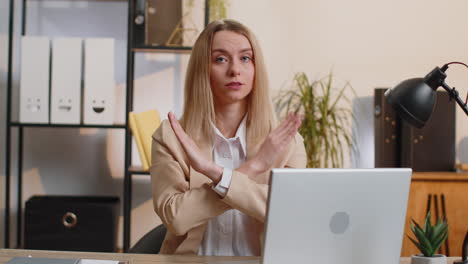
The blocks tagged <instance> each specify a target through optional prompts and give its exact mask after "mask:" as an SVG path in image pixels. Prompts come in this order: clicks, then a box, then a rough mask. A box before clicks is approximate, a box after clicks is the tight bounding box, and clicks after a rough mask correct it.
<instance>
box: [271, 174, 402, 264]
mask: <svg viewBox="0 0 468 264" xmlns="http://www.w3.org/2000/svg"><path fill="white" fill-rule="evenodd" d="M410 182H411V169H405V168H398V169H396V168H395V169H274V170H273V171H272V174H271V183H270V184H271V186H270V194H269V199H268V209H267V218H266V230H265V243H264V245H263V259H262V262H263V264H288V263H291V264H293V263H294V264H296V263H298V264H305V263H314V264H376V263H379V264H398V263H399V260H400V253H401V245H402V241H403V230H404V224H405V216H406V206H407V203H408V195H409V188H410Z"/></svg>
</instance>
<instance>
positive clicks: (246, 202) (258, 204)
mask: <svg viewBox="0 0 468 264" xmlns="http://www.w3.org/2000/svg"><path fill="white" fill-rule="evenodd" d="M291 145H292V147H291V149H290V151H289V152H288V154H287V156H286V162H284V161H283V162H281V164H280V165H279V166H280V167H289V168H305V167H306V164H307V155H306V151H305V148H304V140H303V138H302V136H301V135H300V134H299V133H298V134H296V136H295V137H294V141H293V143H292V144H291ZM268 173H270V172H268ZM268 176H269V175H268ZM268 189H269V184H261V183H257V182H255V181H254V180H252V179H251V178H249V176H248V175H246V174H243V173H240V172H238V171H233V174H232V179H231V185H230V186H229V189H228V192H227V194H226V196H225V197H224V199H223V202H225V203H226V204H228V205H230V206H231V207H232V208H235V209H237V210H240V211H242V212H244V213H245V214H247V215H250V216H252V217H254V218H255V219H257V220H258V221H260V222H265V214H266V204H267V198H268Z"/></svg>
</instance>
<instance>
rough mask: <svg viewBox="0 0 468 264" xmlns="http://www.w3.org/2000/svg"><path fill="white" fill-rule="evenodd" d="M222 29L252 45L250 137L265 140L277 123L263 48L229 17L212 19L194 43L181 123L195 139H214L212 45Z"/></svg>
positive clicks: (248, 129) (248, 126)
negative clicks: (252, 73)
mask: <svg viewBox="0 0 468 264" xmlns="http://www.w3.org/2000/svg"><path fill="white" fill-rule="evenodd" d="M222 30H228V31H232V32H235V33H238V34H241V35H243V36H245V37H246V38H247V39H248V40H249V42H250V45H251V46H252V50H253V57H254V64H255V77H254V84H253V89H252V91H251V93H250V94H249V96H248V98H247V111H248V118H247V133H248V134H247V136H248V138H251V139H253V140H262V139H263V138H264V137H266V136H267V135H268V133H269V132H270V131H271V129H272V128H273V127H274V125H275V124H276V116H275V114H274V112H273V105H272V102H271V98H270V93H269V85H268V77H267V73H266V69H265V63H264V60H263V55H262V51H261V49H260V46H259V44H258V41H257V39H256V38H255V36H254V35H253V33H252V32H251V31H250V30H249V29H248V28H247V27H246V26H244V25H242V24H241V23H239V22H237V21H235V20H230V19H225V20H217V21H213V22H211V23H210V24H209V25H208V26H207V27H206V28H205V29H204V30H203V32H202V33H201V34H200V36H199V37H198V39H197V41H196V42H195V45H194V46H193V49H192V54H191V56H190V61H189V64H188V68H187V75H186V79H185V98H184V113H183V116H182V118H181V123H182V126H183V127H184V129H185V131H186V132H187V134H188V135H189V136H191V137H192V138H193V139H195V140H199V139H206V138H208V139H210V142H211V140H212V132H213V128H212V126H211V124H216V122H215V121H216V120H215V118H216V117H215V108H214V101H213V94H212V91H211V85H210V67H211V46H212V41H213V37H214V35H215V33H216V32H218V31H222Z"/></svg>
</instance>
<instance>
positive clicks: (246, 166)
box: [237, 158, 265, 177]
mask: <svg viewBox="0 0 468 264" xmlns="http://www.w3.org/2000/svg"><path fill="white" fill-rule="evenodd" d="M237 171H239V172H241V173H244V174H246V175H248V176H250V177H255V176H257V175H259V174H261V173H263V172H264V171H265V170H263V169H262V168H261V166H260V163H259V162H258V161H257V159H255V158H253V159H250V160H248V161H246V162H244V163H243V164H242V165H241V166H240V167H239V168H238V169H237Z"/></svg>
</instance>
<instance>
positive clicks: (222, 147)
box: [198, 115, 261, 256]
mask: <svg viewBox="0 0 468 264" xmlns="http://www.w3.org/2000/svg"><path fill="white" fill-rule="evenodd" d="M246 119H247V115H246V116H245V117H244V119H243V120H242V122H241V123H240V125H239V128H238V129H237V131H236V134H235V136H234V137H233V138H228V139H226V138H225V137H224V136H223V135H222V134H221V132H220V131H219V130H218V129H217V128H216V126H214V125H213V128H214V131H215V142H214V145H213V160H214V162H215V163H216V164H218V165H219V166H222V167H223V168H224V171H223V175H222V176H221V180H220V181H219V183H218V184H217V185H216V186H215V187H214V188H213V190H214V191H215V192H217V193H218V194H219V195H220V196H221V197H224V196H225V195H226V193H227V192H228V191H229V186H230V184H231V177H232V171H233V170H234V169H237V168H239V167H240V165H241V164H242V163H243V162H244V161H245V158H246V155H247V151H246V132H247V127H246ZM255 226H256V225H255V220H254V218H253V217H250V216H248V215H246V214H244V213H242V212H241V211H239V210H236V209H230V210H227V211H226V212H224V213H223V214H221V215H219V216H217V217H215V218H212V219H211V220H209V221H208V224H207V227H206V231H205V234H204V236H203V241H202V243H201V245H200V248H199V249H198V255H203V256H260V253H261V252H260V250H261V248H260V241H259V240H258V237H257V236H255V234H257V232H255Z"/></svg>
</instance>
